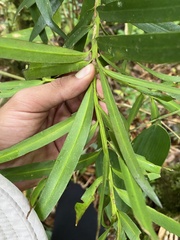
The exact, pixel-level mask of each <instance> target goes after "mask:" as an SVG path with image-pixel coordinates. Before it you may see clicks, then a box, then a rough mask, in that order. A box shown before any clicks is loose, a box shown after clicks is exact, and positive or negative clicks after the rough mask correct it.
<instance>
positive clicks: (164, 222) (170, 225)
mask: <svg viewBox="0 0 180 240" xmlns="http://www.w3.org/2000/svg"><path fill="white" fill-rule="evenodd" d="M115 190H116V192H117V194H118V195H119V196H120V198H121V199H122V200H123V201H124V202H125V203H126V204H127V205H128V206H130V207H131V203H130V198H129V197H128V194H127V191H125V190H122V189H118V188H115ZM147 209H148V212H149V214H150V216H151V219H152V221H153V222H154V223H156V224H157V225H159V226H162V227H164V228H165V229H167V230H168V231H169V232H171V233H173V234H175V235H177V236H180V223H179V222H177V221H175V220H174V219H172V218H170V217H168V216H166V215H164V214H162V213H160V212H158V211H156V210H155V209H153V208H151V207H149V206H147Z"/></svg>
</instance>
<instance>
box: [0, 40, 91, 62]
mask: <svg viewBox="0 0 180 240" xmlns="http://www.w3.org/2000/svg"><path fill="white" fill-rule="evenodd" d="M0 49H1V51H0V58H6V59H13V60H18V61H24V62H38V63H44V64H45V63H58V64H60V63H74V62H79V61H81V60H84V59H85V57H86V56H87V53H81V52H78V51H75V50H70V49H67V48H62V47H55V46H49V45H44V44H37V43H32V42H26V41H22V40H18V39H8V38H2V37H1V38H0Z"/></svg>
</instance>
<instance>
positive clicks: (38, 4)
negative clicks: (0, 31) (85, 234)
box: [0, 0, 180, 240]
mask: <svg viewBox="0 0 180 240" xmlns="http://www.w3.org/2000/svg"><path fill="white" fill-rule="evenodd" d="M62 5H63V1H62V0H61V1H58V0H52V1H49V0H48V1H47V0H46V1H45V0H43V1H42V0H28V1H27V0H24V1H22V3H21V4H20V6H19V8H18V12H17V14H18V13H20V11H21V10H22V9H23V8H28V9H29V11H30V13H31V15H32V18H33V20H34V23H35V24H34V28H33V30H32V32H31V34H30V39H29V40H30V42H29V41H25V40H22V39H14V38H12V37H11V38H10V36H4V37H1V38H0V49H1V51H0V57H1V58H6V59H15V60H18V61H23V62H26V63H28V64H29V66H28V69H26V71H25V72H24V75H25V78H26V80H23V81H12V82H8V83H0V97H1V98H6V97H11V96H12V95H14V94H15V93H16V92H17V91H19V90H20V89H22V88H25V87H30V86H32V85H39V84H45V83H46V82H48V81H53V79H54V77H55V76H58V75H62V74H64V73H69V72H72V71H77V70H79V69H80V68H82V67H83V66H86V65H87V64H88V63H89V62H93V63H94V64H95V65H96V69H97V73H99V76H100V80H101V84H102V88H103V93H104V99H103V101H104V102H105V103H106V106H107V109H108V114H106V113H105V112H103V111H102V109H101V107H100V105H99V97H98V95H97V93H96V78H95V79H94V82H93V83H92V84H91V86H90V87H89V89H88V90H87V92H86V95H85V97H84V99H83V101H82V104H81V106H80V108H79V110H78V112H77V113H76V114H75V115H74V116H72V117H71V118H69V119H68V120H65V121H63V122H61V123H58V124H56V125H54V126H53V127H51V128H48V129H46V130H44V131H42V132H41V133H39V134H36V135H35V136H33V137H31V138H29V139H27V140H24V141H23V142H21V143H18V144H17V145H15V146H12V147H11V148H9V149H6V150H3V151H1V152H0V162H1V163H2V162H6V161H10V160H12V159H15V158H17V157H19V156H23V155H24V154H27V153H28V152H30V151H33V150H35V149H37V148H40V147H42V146H45V145H46V144H49V143H50V142H52V141H54V140H56V139H57V138H59V137H61V136H63V135H64V134H66V133H68V136H67V138H66V141H65V144H64V146H63V148H62V150H61V152H60V154H59V156H58V158H57V159H56V160H55V161H53V162H44V163H38V164H37V163H34V164H32V165H31V166H29V165H27V166H23V167H18V168H11V169H6V170H2V171H1V173H2V174H4V175H5V176H6V177H8V178H9V179H11V180H12V181H23V180H27V179H35V178H39V177H41V178H45V181H43V184H42V182H40V184H39V185H38V186H37V188H36V189H35V191H36V192H35V194H34V196H35V197H34V198H33V200H32V203H33V205H34V206H35V210H36V211H37V214H38V215H39V217H40V219H41V220H44V219H45V218H46V217H47V216H48V214H49V213H50V212H51V210H52V209H53V207H54V206H55V204H56V203H57V201H58V199H59V198H60V196H61V195H62V193H63V191H64V189H65V188H66V186H67V184H68V182H69V180H70V179H71V176H72V174H73V172H74V171H76V170H77V169H78V170H81V169H83V168H85V167H87V166H89V165H90V164H92V163H95V166H96V175H97V179H96V180H95V181H94V183H93V184H92V185H91V186H90V187H89V189H87V191H86V192H85V194H84V195H83V196H82V201H83V203H81V204H80V203H78V204H77V205H76V211H77V219H76V221H77V223H78V221H80V218H81V217H82V215H83V213H84V212H85V210H86V209H87V207H88V206H89V204H90V203H91V202H92V201H93V200H94V194H95V193H96V192H98V194H99V196H100V200H99V207H98V227H99V228H100V226H101V225H103V226H104V227H105V229H106V231H105V232H104V233H103V235H101V236H99V237H98V234H97V238H98V239H99V240H103V239H106V237H107V236H108V234H109V233H110V232H111V230H112V229H114V230H115V232H116V238H117V239H123V240H124V239H140V236H141V233H142V232H145V233H146V234H147V235H149V237H150V238H151V239H158V237H157V235H156V233H155V231H154V229H153V223H156V224H157V225H159V226H163V227H164V228H165V229H167V230H168V231H170V232H172V233H174V234H176V235H177V236H180V227H179V223H178V222H176V221H174V220H173V219H171V218H169V217H167V216H165V215H163V214H162V213H160V212H158V211H156V210H155V209H153V208H151V207H150V206H147V204H146V197H149V198H150V199H151V200H152V201H153V202H154V203H155V204H157V205H158V206H159V207H162V206H161V203H160V201H159V199H158V196H157V195H156V194H155V192H154V189H153V187H152V186H151V182H152V181H153V180H154V179H156V178H159V177H160V172H161V167H162V165H163V162H164V161H165V159H166V157H167V154H168V152H169V149H170V144H171V143H170V137H169V134H168V132H167V131H166V129H165V128H164V127H163V126H162V124H161V120H162V119H163V116H161V115H160V111H159V108H158V106H161V107H163V108H164V109H166V111H168V112H169V114H170V115H172V114H174V113H176V114H177V115H179V113H180V105H179V100H180V93H179V82H180V78H179V77H178V76H168V75H165V74H162V73H159V72H155V71H153V70H151V69H149V68H147V67H146V66H144V63H178V62H179V61H180V51H179V48H180V44H179V40H178V39H179V36H180V27H179V25H178V24H177V22H175V21H179V20H180V17H179V10H180V3H179V1H178V0H172V1H171V2H169V1H167V0H159V1H146V0H136V1H133V0H121V1H111V0H102V1H100V0H91V1H88V0H84V1H83V3H82V8H81V13H80V16H79V19H78V23H77V24H76V25H75V27H74V28H73V30H72V31H71V32H70V33H68V34H67V33H66V32H65V31H64V29H62V28H61V24H60V22H58V21H56V20H55V14H57V13H59V14H61V12H60V10H61V6H62ZM104 23H105V24H106V25H108V24H109V25H112V24H116V23H120V24H125V26H126V27H127V28H128V29H129V30H130V29H132V26H135V27H136V28H137V29H141V30H142V31H143V34H139V33H137V34H133V33H132V34H128V35H127V34H125V33H124V32H123V33H121V34H119V33H118V34H108V33H107V31H106V29H105V28H104ZM47 28H50V29H51V30H52V31H53V33H54V34H55V35H56V36H57V35H58V36H59V37H60V38H61V39H63V42H64V45H63V47H57V46H52V45H51V46H50V45H44V44H42V43H41V44H40V43H36V42H35V41H36V40H35V39H36V37H37V36H38V35H39V36H40V38H41V40H42V42H43V43H48V42H49V39H48V34H47ZM128 32H129V33H130V32H131V31H128ZM20 36H21V31H20ZM21 37H22V36H21ZM32 41H34V42H32ZM128 61H134V62H136V63H137V64H139V65H140V66H141V67H142V68H143V69H144V70H145V71H147V72H149V73H150V74H151V75H153V76H156V77H157V78H158V79H159V81H158V82H155V81H147V80H144V79H139V78H135V77H133V76H130V75H129V74H127V73H126V68H125V67H124V66H126V64H127V62H128ZM110 78H111V79H113V80H114V81H116V82H117V83H118V84H119V85H120V86H124V87H128V88H131V89H133V90H135V91H136V92H137V93H138V96H137V98H136V100H135V102H134V104H133V105H132V107H131V109H130V112H129V115H128V117H127V118H125V117H124V116H123V115H122V114H121V113H120V111H119V109H118V107H117V104H116V102H115V99H114V96H113V93H112V91H111V88H110V86H109V82H108V80H109V79H110ZM101 100H102V99H101ZM145 101H146V102H148V103H149V106H150V112H151V125H150V127H149V128H147V129H145V130H144V131H142V132H141V133H140V134H139V135H138V136H137V137H136V138H135V139H132V138H131V131H130V130H131V124H132V123H133V120H134V119H135V118H136V116H137V114H138V113H139V111H140V108H141V107H142V106H143V104H144V102H145ZM94 110H95V113H96V117H97V123H96V124H95V125H92V123H91V120H92V116H93V111H94ZM97 129H99V137H98V142H97V147H96V149H95V151H94V152H93V153H88V154H87V153H86V151H85V150H84V149H85V148H86V143H87V142H89V140H90V139H91V138H92V136H93V134H94V132H95V131H96V130H97ZM29 169H31V170H29ZM104 215H106V217H107V218H108V222H109V224H107V223H106V222H105V220H104ZM131 216H133V218H132V217H131ZM133 219H136V221H133ZM136 222H138V224H136Z"/></svg>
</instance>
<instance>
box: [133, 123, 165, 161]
mask: <svg viewBox="0 0 180 240" xmlns="http://www.w3.org/2000/svg"><path fill="white" fill-rule="evenodd" d="M133 148H134V151H135V152H136V153H137V154H139V155H142V156H144V157H145V158H146V159H147V160H148V161H150V162H152V163H154V164H157V165H159V166H162V164H163V163H164V161H165V159H166V157H167V155H168V152H169V149H170V137H169V135H168V133H167V131H166V130H165V129H164V128H163V127H162V126H160V125H157V124H154V125H152V126H151V127H149V128H148V129H145V130H143V131H142V132H141V133H140V134H139V135H138V136H137V137H136V138H135V139H134V141H133Z"/></svg>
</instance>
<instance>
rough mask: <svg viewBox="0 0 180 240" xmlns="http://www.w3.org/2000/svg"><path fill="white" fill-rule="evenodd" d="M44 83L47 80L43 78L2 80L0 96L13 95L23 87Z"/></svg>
mask: <svg viewBox="0 0 180 240" xmlns="http://www.w3.org/2000/svg"><path fill="white" fill-rule="evenodd" d="M43 83H45V81H41V80H32V81H23V80H22V81H8V82H0V98H8V97H12V96H13V95H14V94H15V93H17V92H18V91H19V90H21V89H23V88H28V87H32V86H38V85H42V84H43Z"/></svg>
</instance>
